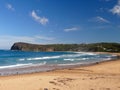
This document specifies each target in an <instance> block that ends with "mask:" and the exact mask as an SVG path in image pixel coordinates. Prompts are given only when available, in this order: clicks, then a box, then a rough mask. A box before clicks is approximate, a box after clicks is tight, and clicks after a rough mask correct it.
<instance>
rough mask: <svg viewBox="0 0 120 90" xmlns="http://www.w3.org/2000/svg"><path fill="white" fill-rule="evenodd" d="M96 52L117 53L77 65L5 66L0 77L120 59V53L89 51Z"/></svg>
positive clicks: (0, 70)
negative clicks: (107, 57)
mask: <svg viewBox="0 0 120 90" xmlns="http://www.w3.org/2000/svg"><path fill="white" fill-rule="evenodd" d="M88 53H94V54H111V55H115V56H116V57H115V58H114V59H111V60H102V61H97V62H91V63H84V64H83V63H82V64H76V65H74V64H73V65H67V66H66V65H32V66H24V67H22V68H3V69H0V77H1V76H2V77H4V76H14V75H24V74H34V73H45V72H53V71H56V70H64V69H71V68H82V67H89V66H94V65H97V64H101V63H105V62H110V61H116V60H119V59H120V53H107V52H88Z"/></svg>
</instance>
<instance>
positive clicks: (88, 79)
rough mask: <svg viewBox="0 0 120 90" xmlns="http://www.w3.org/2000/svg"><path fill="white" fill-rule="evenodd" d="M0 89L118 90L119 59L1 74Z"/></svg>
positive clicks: (119, 77)
mask: <svg viewBox="0 0 120 90" xmlns="http://www.w3.org/2000/svg"><path fill="white" fill-rule="evenodd" d="M118 55H119V54H118ZM0 90H120V59H119V60H115V61H107V62H102V63H98V64H95V65H90V66H84V67H76V68H70V69H63V70H54V71H49V72H41V73H33V74H23V75H14V76H1V77H0Z"/></svg>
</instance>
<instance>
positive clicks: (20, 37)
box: [0, 0, 120, 49]
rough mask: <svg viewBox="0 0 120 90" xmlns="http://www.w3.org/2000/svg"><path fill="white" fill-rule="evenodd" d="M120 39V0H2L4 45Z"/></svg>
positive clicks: (0, 33)
mask: <svg viewBox="0 0 120 90" xmlns="http://www.w3.org/2000/svg"><path fill="white" fill-rule="evenodd" d="M14 42H28V43H36V44H54V43H95V42H118V43H119V42H120V0H0V48H1V49H9V48H10V47H11V45H12V44H13V43H14Z"/></svg>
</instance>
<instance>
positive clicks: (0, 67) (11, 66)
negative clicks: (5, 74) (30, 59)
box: [0, 63, 32, 69]
mask: <svg viewBox="0 0 120 90" xmlns="http://www.w3.org/2000/svg"><path fill="white" fill-rule="evenodd" d="M28 65H32V63H28V64H16V65H9V66H0V69H3V68H14V67H20V66H28Z"/></svg>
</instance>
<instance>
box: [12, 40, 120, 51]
mask: <svg viewBox="0 0 120 90" xmlns="http://www.w3.org/2000/svg"><path fill="white" fill-rule="evenodd" d="M11 50H21V51H84V52H120V43H104V42H103V43H91V44H48V45H38V44H29V43H23V42H17V43H14V45H13V46H12V47H11Z"/></svg>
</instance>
